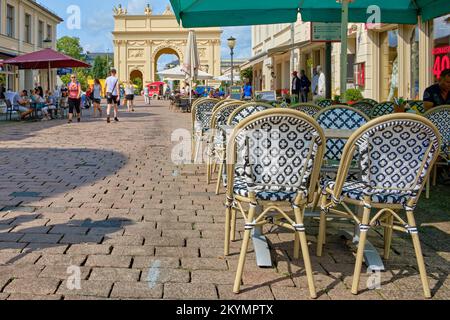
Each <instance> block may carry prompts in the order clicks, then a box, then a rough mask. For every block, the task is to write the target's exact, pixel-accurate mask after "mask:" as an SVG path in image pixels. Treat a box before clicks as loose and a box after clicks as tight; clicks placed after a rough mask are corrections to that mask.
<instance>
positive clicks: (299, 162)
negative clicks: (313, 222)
mask: <svg viewBox="0 0 450 320" xmlns="http://www.w3.org/2000/svg"><path fill="white" fill-rule="evenodd" d="M408 103H410V106H411V105H413V104H414V105H415V106H416V108H415V110H419V111H420V112H417V114H413V113H412V112H399V109H398V107H397V106H396V105H395V103H391V102H383V103H377V102H376V101H373V100H368V99H365V100H363V101H359V102H357V103H356V104H354V105H352V106H348V105H342V104H341V105H335V104H329V103H328V102H327V103H325V104H321V105H319V104H318V105H314V104H311V103H309V104H308V103H305V104H296V105H292V106H290V107H287V108H286V107H284V108H283V107H274V106H273V105H271V104H267V103H264V102H257V101H253V102H250V103H249V102H248V101H237V100H225V101H223V100H222V101H219V100H215V99H198V100H197V101H196V102H195V103H194V105H193V107H192V112H193V114H192V135H193V149H194V150H195V152H194V154H195V156H194V160H196V161H198V159H199V157H200V158H201V156H202V150H206V151H205V152H204V154H205V155H206V159H207V160H206V172H207V181H206V183H208V184H209V183H211V182H212V181H213V180H214V179H215V178H217V181H216V183H217V186H216V192H217V194H220V193H221V192H223V191H225V196H224V202H225V203H226V210H225V226H224V228H225V242H224V253H225V255H226V256H227V255H229V254H230V243H231V242H233V241H236V232H242V234H243V239H242V243H241V244H242V247H241V250H240V258H239V263H238V265H237V269H236V270H235V271H236V277H235V282H234V286H233V292H235V293H239V292H240V291H241V284H242V276H243V274H244V273H245V272H246V271H245V265H246V257H247V252H248V249H249V244H250V242H251V241H252V239H253V236H254V233H255V230H257V229H259V230H261V228H262V226H264V225H266V224H272V225H276V226H278V227H280V228H284V229H287V230H290V231H291V232H293V235H292V241H293V248H294V252H293V256H294V257H295V258H298V257H300V256H302V258H303V262H304V267H305V271H306V274H305V275H306V278H307V283H308V287H309V293H310V297H311V298H316V297H317V292H316V287H315V280H314V270H313V268H312V264H311V258H310V252H309V248H308V244H307V241H306V232H307V230H309V229H308V224H309V220H308V218H309V217H310V216H309V215H306V214H305V212H306V211H307V210H308V211H311V212H313V213H315V212H317V214H316V216H315V217H316V218H317V219H319V221H320V223H319V231H318V234H316V235H314V236H315V237H316V238H317V248H316V252H315V254H316V255H317V257H319V259H320V257H321V256H322V255H323V250H326V248H327V246H326V235H327V225H328V223H329V222H328V221H330V219H331V220H333V219H334V218H336V217H340V218H345V220H347V221H349V222H351V223H352V224H353V225H354V230H355V231H354V232H355V235H357V237H358V239H359V241H358V243H357V252H356V258H355V264H354V275H353V283H352V288H351V292H352V293H353V294H358V292H359V289H360V286H359V285H360V283H359V282H360V277H361V269H362V264H363V262H364V260H365V259H367V257H366V255H365V249H366V247H367V245H368V244H369V242H368V240H367V233H368V232H369V231H371V230H372V229H377V228H381V229H383V230H384V232H383V236H384V247H383V248H380V251H382V252H383V258H384V259H385V260H388V259H389V258H390V253H391V244H392V237H393V233H394V231H395V232H403V233H406V234H409V235H410V236H411V240H412V243H413V251H414V252H412V253H411V254H415V257H416V261H417V266H418V270H419V274H420V280H421V285H422V288H423V294H424V297H425V298H430V297H431V292H430V286H429V281H428V276H427V271H426V267H425V263H424V257H423V254H422V249H421V244H420V240H419V230H418V226H417V224H416V219H415V216H414V210H415V208H416V206H417V204H418V203H419V201H420V196H421V195H422V193H426V194H428V193H429V187H430V185H431V184H433V185H434V184H435V183H436V168H437V167H438V166H448V165H449V146H450V143H449V142H450V130H449V128H450V106H442V107H438V108H435V109H432V110H431V111H428V112H426V113H422V112H421V111H424V108H423V102H420V101H414V102H408ZM203 145H206V147H205V148H204V147H203ZM196 163H197V162H196ZM216 173H217V175H216ZM425 191H427V192H425ZM238 215H240V216H242V218H243V220H242V219H238ZM241 221H243V224H242V223H241ZM238 222H239V223H238ZM254 249H255V253H256V255H257V256H258V252H257V251H258V250H257V248H256V247H254ZM377 255H378V253H377ZM257 258H258V257H257ZM380 261H381V258H380ZM366 263H367V261H366ZM383 268H384V266H383ZM248 272H250V271H248Z"/></svg>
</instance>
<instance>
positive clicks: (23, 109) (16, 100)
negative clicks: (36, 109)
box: [11, 90, 33, 120]
mask: <svg viewBox="0 0 450 320" xmlns="http://www.w3.org/2000/svg"><path fill="white" fill-rule="evenodd" d="M27 97H28V93H27V90H23V91H21V92H20V93H16V94H15V95H14V96H13V98H12V99H11V100H12V101H11V104H12V108H13V110H14V111H17V112H19V113H20V118H21V120H24V119H25V118H26V117H28V116H31V114H32V113H33V109H30V108H28V107H27V106H28V100H27Z"/></svg>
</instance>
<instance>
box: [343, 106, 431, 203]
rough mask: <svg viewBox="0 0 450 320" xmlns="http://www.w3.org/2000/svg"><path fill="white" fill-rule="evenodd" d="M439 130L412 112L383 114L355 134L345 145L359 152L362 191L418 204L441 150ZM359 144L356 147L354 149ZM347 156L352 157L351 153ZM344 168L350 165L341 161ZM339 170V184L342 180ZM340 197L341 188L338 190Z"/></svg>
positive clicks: (379, 199)
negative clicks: (419, 196)
mask: <svg viewBox="0 0 450 320" xmlns="http://www.w3.org/2000/svg"><path fill="white" fill-rule="evenodd" d="M439 144H440V137H439V132H438V129H437V128H436V127H435V126H434V125H433V124H432V123H431V122H430V121H429V120H427V119H425V118H424V117H421V116H418V115H413V114H405V113H403V114H395V115H389V116H384V117H381V118H379V119H376V120H373V121H371V122H369V123H368V124H367V125H366V126H364V127H363V128H361V129H360V130H359V131H358V132H357V133H355V134H354V135H353V136H352V137H351V138H350V139H349V142H348V145H347V146H346V148H345V153H350V152H351V151H352V150H354V151H355V152H358V153H359V155H360V162H361V168H362V184H361V186H360V187H359V188H360V191H359V192H362V193H363V194H365V195H370V196H371V197H372V199H376V202H378V203H394V204H402V205H403V206H405V208H407V209H408V207H409V206H412V207H410V208H411V209H413V207H414V206H415V204H416V203H417V200H418V195H419V194H420V192H421V190H422V189H423V186H424V184H425V182H426V181H425V180H426V177H427V175H428V173H429V171H430V170H431V166H432V165H433V164H434V162H435V161H436V159H437V156H438V153H439V148H440V146H439ZM354 147H356V150H355V148H354ZM344 158H345V159H350V157H348V154H345V155H344ZM341 167H342V168H348V164H343V163H341ZM343 174H346V173H345V170H342V172H341V171H340V174H339V176H338V178H337V184H340V181H345V178H344V179H343V176H342V175H343ZM335 192H337V193H335V197H337V198H339V197H340V194H339V192H340V191H339V190H335Z"/></svg>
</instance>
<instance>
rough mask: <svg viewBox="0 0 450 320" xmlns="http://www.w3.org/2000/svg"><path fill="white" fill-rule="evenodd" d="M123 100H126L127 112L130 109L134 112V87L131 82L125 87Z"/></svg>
mask: <svg viewBox="0 0 450 320" xmlns="http://www.w3.org/2000/svg"><path fill="white" fill-rule="evenodd" d="M125 99H127V108H128V112H130V109H131V111H132V112H134V85H133V82H131V80H130V81H128V83H127V86H126V87H125Z"/></svg>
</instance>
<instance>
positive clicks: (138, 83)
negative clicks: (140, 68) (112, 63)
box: [131, 78, 144, 94]
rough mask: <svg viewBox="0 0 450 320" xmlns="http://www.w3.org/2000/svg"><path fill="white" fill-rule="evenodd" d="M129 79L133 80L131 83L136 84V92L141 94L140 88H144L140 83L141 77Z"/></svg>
mask: <svg viewBox="0 0 450 320" xmlns="http://www.w3.org/2000/svg"><path fill="white" fill-rule="evenodd" d="M131 81H132V82H133V84H135V85H136V86H137V88H136V91H135V92H136V94H141V91H142V89H143V88H144V84H143V83H142V79H141V78H134V79H131Z"/></svg>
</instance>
